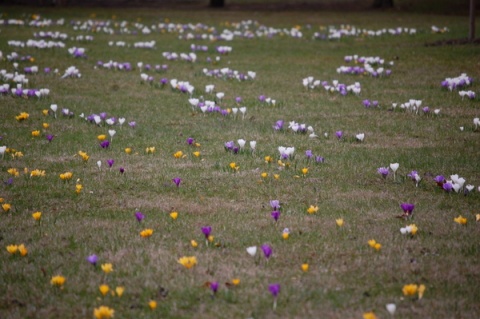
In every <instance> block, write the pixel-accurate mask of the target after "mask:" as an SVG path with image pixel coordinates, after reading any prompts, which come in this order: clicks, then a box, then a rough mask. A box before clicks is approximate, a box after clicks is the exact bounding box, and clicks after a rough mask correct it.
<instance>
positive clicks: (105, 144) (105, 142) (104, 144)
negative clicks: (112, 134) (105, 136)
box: [100, 140, 110, 148]
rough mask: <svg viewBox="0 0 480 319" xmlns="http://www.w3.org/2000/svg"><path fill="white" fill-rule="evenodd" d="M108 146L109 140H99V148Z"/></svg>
mask: <svg viewBox="0 0 480 319" xmlns="http://www.w3.org/2000/svg"><path fill="white" fill-rule="evenodd" d="M109 146H110V141H109V140H104V141H102V142H100V147H101V148H108V147H109Z"/></svg>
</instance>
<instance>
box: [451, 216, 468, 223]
mask: <svg viewBox="0 0 480 319" xmlns="http://www.w3.org/2000/svg"><path fill="white" fill-rule="evenodd" d="M453 221H454V222H456V223H457V224H460V225H466V224H467V219H466V218H465V217H463V216H462V215H458V217H455V218H454V219H453Z"/></svg>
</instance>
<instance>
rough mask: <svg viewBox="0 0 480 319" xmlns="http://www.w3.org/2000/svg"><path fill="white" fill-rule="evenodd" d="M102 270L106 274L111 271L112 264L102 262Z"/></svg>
mask: <svg viewBox="0 0 480 319" xmlns="http://www.w3.org/2000/svg"><path fill="white" fill-rule="evenodd" d="M101 267H102V270H103V272H104V273H106V274H108V273H110V272H112V271H113V265H112V264H110V263H107V264H102V266H101Z"/></svg>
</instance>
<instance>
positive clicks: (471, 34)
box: [468, 0, 475, 41]
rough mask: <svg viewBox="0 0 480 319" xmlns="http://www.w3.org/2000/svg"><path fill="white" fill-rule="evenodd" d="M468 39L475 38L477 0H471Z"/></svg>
mask: <svg viewBox="0 0 480 319" xmlns="http://www.w3.org/2000/svg"><path fill="white" fill-rule="evenodd" d="M468 40H469V41H473V40H475V0H470V32H468Z"/></svg>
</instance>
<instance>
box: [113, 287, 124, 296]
mask: <svg viewBox="0 0 480 319" xmlns="http://www.w3.org/2000/svg"><path fill="white" fill-rule="evenodd" d="M124 291H125V287H122V286H118V287H117V288H115V292H116V293H117V296H119V297H121V296H122V295H123V292H124Z"/></svg>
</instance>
